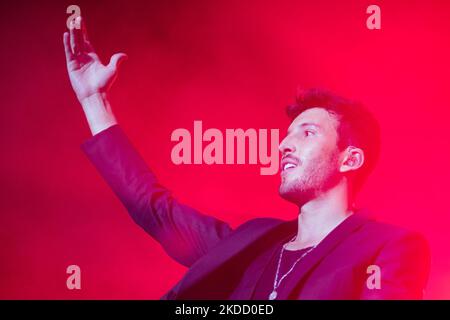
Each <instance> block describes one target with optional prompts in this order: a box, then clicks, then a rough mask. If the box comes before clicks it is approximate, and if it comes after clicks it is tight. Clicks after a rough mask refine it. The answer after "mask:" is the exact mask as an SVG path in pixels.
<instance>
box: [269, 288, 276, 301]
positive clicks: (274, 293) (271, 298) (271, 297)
mask: <svg viewBox="0 0 450 320" xmlns="http://www.w3.org/2000/svg"><path fill="white" fill-rule="evenodd" d="M276 298H277V292H276V291H275V290H273V291H272V292H271V293H270V295H269V300H275V299H276Z"/></svg>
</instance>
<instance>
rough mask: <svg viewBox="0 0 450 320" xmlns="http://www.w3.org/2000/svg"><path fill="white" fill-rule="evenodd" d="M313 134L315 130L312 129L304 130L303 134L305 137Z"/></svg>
mask: <svg viewBox="0 0 450 320" xmlns="http://www.w3.org/2000/svg"><path fill="white" fill-rule="evenodd" d="M314 134H315V132H314V131H312V130H305V136H306V137H308V136H312V135H314Z"/></svg>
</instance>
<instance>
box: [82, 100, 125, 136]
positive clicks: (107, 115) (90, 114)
mask: <svg viewBox="0 0 450 320" xmlns="http://www.w3.org/2000/svg"><path fill="white" fill-rule="evenodd" d="M80 103H81V105H82V107H83V111H84V114H85V116H86V120H87V122H88V124H89V128H90V129H91V133H92V135H96V134H97V133H99V132H101V131H103V130H106V129H108V128H109V127H111V126H113V125H115V124H117V120H116V117H115V116H114V114H113V112H112V109H111V105H110V103H109V101H108V98H107V95H106V93H96V94H93V95H90V96H89V97H86V98H84V99H82V100H81V101H80Z"/></svg>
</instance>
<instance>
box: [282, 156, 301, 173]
mask: <svg viewBox="0 0 450 320" xmlns="http://www.w3.org/2000/svg"><path fill="white" fill-rule="evenodd" d="M298 165H299V161H298V160H297V159H296V158H294V157H293V156H286V157H283V159H282V160H281V164H280V169H281V171H282V172H285V171H289V170H293V169H295V168H296V167H298Z"/></svg>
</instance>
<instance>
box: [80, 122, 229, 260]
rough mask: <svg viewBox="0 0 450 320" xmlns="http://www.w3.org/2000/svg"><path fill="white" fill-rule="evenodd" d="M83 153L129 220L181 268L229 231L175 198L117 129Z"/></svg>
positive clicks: (93, 139)
mask: <svg viewBox="0 0 450 320" xmlns="http://www.w3.org/2000/svg"><path fill="white" fill-rule="evenodd" d="M82 149H83V151H84V152H85V154H86V155H87V156H88V157H89V159H90V160H91V162H92V163H93V164H94V165H95V167H96V168H97V169H98V171H99V172H100V174H101V175H102V177H103V178H104V179H105V180H106V182H107V183H108V185H109V186H110V187H111V188H112V189H113V190H114V192H115V194H116V195H117V196H118V198H119V199H120V200H121V202H122V203H123V204H124V206H125V207H126V208H127V210H128V212H129V213H130V215H131V217H132V218H133V220H134V221H135V222H136V223H137V224H138V225H139V226H141V227H142V228H143V229H144V230H145V231H146V232H147V233H149V234H150V235H151V236H152V237H153V238H154V239H155V240H157V241H158V242H159V243H160V244H161V245H162V247H163V248H164V249H165V250H166V252H167V253H168V254H169V255H170V256H171V257H172V258H174V259H175V260H176V261H178V262H180V263H181V264H183V265H185V266H188V267H189V266H190V265H192V264H193V263H194V262H195V261H196V260H198V259H199V258H200V257H201V256H203V255H204V254H205V253H206V252H207V251H208V250H209V249H210V248H211V247H212V246H214V245H215V244H216V243H217V242H218V241H219V240H221V239H222V238H224V237H226V236H227V235H228V234H229V233H230V232H231V231H232V229H231V227H230V226H229V225H228V224H227V223H225V222H223V221H221V220H219V219H216V218H214V217H210V216H207V215H204V214H202V213H201V212H198V211H197V210H195V209H193V208H191V207H189V206H186V205H184V204H182V203H179V202H178V201H177V200H176V199H174V198H173V197H172V195H171V193H170V191H169V190H167V189H166V188H164V187H163V186H162V185H161V184H160V183H159V182H158V180H157V178H156V176H155V175H154V174H153V172H152V171H151V170H150V168H149V167H148V166H147V164H146V163H145V161H144V160H143V159H142V157H141V156H140V155H139V153H138V152H137V151H136V150H135V148H134V147H133V146H132V145H131V143H130V142H129V140H128V138H127V137H126V135H125V134H124V133H123V131H122V130H121V129H120V127H119V126H112V127H111V128H109V129H108V130H104V131H103V132H101V133H99V134H97V135H95V136H94V137H91V138H90V139H88V140H87V141H85V142H84V143H83V145H82Z"/></svg>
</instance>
